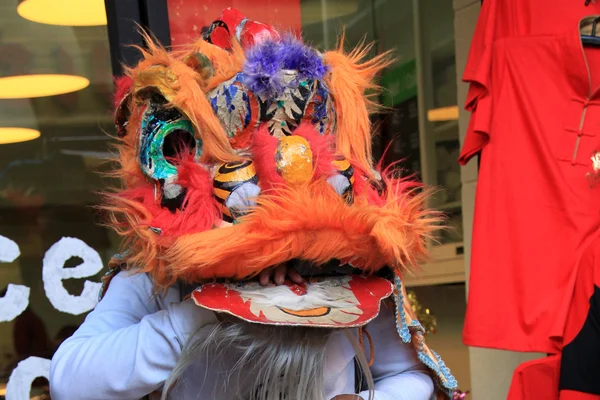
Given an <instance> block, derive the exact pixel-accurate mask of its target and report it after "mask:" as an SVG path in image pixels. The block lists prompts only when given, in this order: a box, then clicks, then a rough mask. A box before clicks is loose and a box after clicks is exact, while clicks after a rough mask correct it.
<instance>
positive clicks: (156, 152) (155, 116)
mask: <svg viewBox="0 0 600 400" xmlns="http://www.w3.org/2000/svg"><path fill="white" fill-rule="evenodd" d="M174 131H186V132H190V133H191V134H192V135H193V136H194V137H195V138H196V135H194V127H193V125H192V123H191V122H190V121H189V120H187V119H186V118H185V117H183V116H182V115H181V113H179V112H178V111H177V110H173V109H171V110H149V112H148V113H147V116H146V117H145V118H144V120H143V122H142V132H141V133H142V134H141V135H140V139H141V140H140V166H141V167H142V170H143V171H144V173H145V174H146V175H147V176H148V177H149V178H152V179H155V180H166V179H168V178H171V177H173V176H174V175H176V174H177V168H176V166H174V165H173V164H171V163H169V161H168V160H167V159H166V158H165V156H164V153H163V145H164V142H165V138H166V137H167V136H168V135H169V134H170V133H172V132H174ZM201 155H202V141H201V140H200V139H198V138H196V155H195V156H196V159H199V158H200V156H201Z"/></svg>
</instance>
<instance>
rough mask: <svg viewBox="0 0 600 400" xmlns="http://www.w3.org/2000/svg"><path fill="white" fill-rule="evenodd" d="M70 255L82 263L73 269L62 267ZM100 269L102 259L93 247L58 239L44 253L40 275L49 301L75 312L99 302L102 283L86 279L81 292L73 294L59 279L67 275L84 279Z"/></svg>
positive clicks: (61, 309) (83, 243) (79, 242)
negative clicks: (77, 294) (76, 294)
mask: <svg viewBox="0 0 600 400" xmlns="http://www.w3.org/2000/svg"><path fill="white" fill-rule="evenodd" d="M71 257H79V258H81V259H82V260H83V263H82V264H81V265H78V266H77V267H75V268H65V262H66V261H67V260H68V259H70V258H71ZM101 269H102V260H101V259H100V255H99V254H98V252H97V251H96V250H94V249H92V248H91V247H90V246H88V245H87V244H85V242H83V241H82V240H79V239H75V238H68V237H67V238H62V239H60V240H59V241H58V242H56V243H55V244H54V245H53V246H52V247H50V249H49V250H48V251H47V252H46V255H45V256H44V266H43V270H42V277H43V279H44V290H45V291H46V296H48V299H49V300H50V303H52V305H53V306H54V308H56V309H57V310H59V311H62V312H66V313H69V314H75V315H78V314H83V313H84V312H87V311H90V310H91V309H93V308H94V307H95V306H96V303H97V302H98V292H99V291H100V288H101V286H102V285H101V284H100V283H97V282H91V281H87V280H86V281H85V283H84V284H83V292H81V295H79V296H73V295H71V294H69V292H67V290H66V289H65V287H64V286H63V284H62V281H63V280H64V279H69V278H86V277H88V276H92V275H95V274H97V273H98V272H99V271H100V270H101Z"/></svg>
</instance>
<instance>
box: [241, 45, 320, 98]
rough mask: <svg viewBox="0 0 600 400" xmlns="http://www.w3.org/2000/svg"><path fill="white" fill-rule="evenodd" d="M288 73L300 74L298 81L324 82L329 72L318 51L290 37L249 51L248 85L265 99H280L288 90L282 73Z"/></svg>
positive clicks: (245, 80)
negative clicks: (287, 71)
mask: <svg viewBox="0 0 600 400" xmlns="http://www.w3.org/2000/svg"><path fill="white" fill-rule="evenodd" d="M285 69H288V70H295V71H298V81H302V80H306V79H322V78H323V76H324V75H325V72H327V67H326V66H325V65H324V64H323V60H322V59H321V57H320V56H319V54H318V53H317V52H316V51H315V50H313V49H312V48H310V47H308V46H307V45H305V44H304V43H302V42H301V41H300V40H298V39H296V38H295V37H293V36H292V35H288V36H284V38H283V39H282V40H281V41H279V42H273V41H265V42H262V43H259V44H258V45H256V46H254V47H252V48H251V49H249V50H248V52H247V53H246V64H245V65H244V75H245V78H244V82H245V83H246V85H247V86H248V88H249V89H250V90H251V91H253V92H254V93H256V94H257V95H259V96H261V97H273V96H277V95H279V94H281V93H282V92H283V90H284V89H285V83H284V81H283V72H282V70H285ZM292 84H294V85H297V84H298V82H292Z"/></svg>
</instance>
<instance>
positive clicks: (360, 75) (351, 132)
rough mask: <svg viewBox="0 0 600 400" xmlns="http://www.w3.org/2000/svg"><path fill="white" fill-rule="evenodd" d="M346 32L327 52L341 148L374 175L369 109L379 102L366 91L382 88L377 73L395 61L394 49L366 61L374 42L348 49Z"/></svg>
mask: <svg viewBox="0 0 600 400" xmlns="http://www.w3.org/2000/svg"><path fill="white" fill-rule="evenodd" d="M343 46H344V36H343V35H342V37H341V39H340V44H339V46H338V48H337V49H336V50H332V51H328V52H326V53H325V54H324V60H325V64H327V65H328V66H329V67H330V69H331V72H330V74H329V75H328V76H327V77H326V84H327V87H328V88H329V90H330V91H331V94H332V95H333V99H334V104H335V111H336V136H337V152H338V153H340V154H342V155H343V156H344V157H346V158H347V159H349V160H353V161H355V163H357V164H358V165H357V166H358V167H360V168H361V169H363V171H364V172H365V173H366V174H368V175H369V176H371V175H372V168H373V163H372V155H371V122H370V120H369V113H370V112H372V111H374V110H375V109H376V108H377V106H376V103H375V102H374V101H372V100H371V99H370V98H369V96H367V95H366V94H365V93H366V92H367V91H372V90H376V89H378V86H377V85H376V84H375V83H374V79H375V76H376V75H377V74H378V73H379V72H380V71H381V70H383V69H384V68H386V67H387V66H389V65H390V64H392V62H393V59H392V58H391V57H390V53H389V52H386V53H383V54H380V55H378V56H376V57H374V58H371V59H369V60H366V61H363V60H364V59H365V58H366V57H367V55H368V54H369V52H370V51H371V49H372V47H373V44H368V45H367V44H365V43H364V41H363V42H361V43H360V44H359V45H358V46H357V47H356V48H355V49H354V50H352V51H351V52H350V53H345V52H344V49H343Z"/></svg>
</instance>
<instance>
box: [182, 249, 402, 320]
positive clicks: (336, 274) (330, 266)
mask: <svg viewBox="0 0 600 400" xmlns="http://www.w3.org/2000/svg"><path fill="white" fill-rule="evenodd" d="M288 265H289V266H291V267H294V268H295V269H296V271H297V272H298V273H299V274H300V275H301V276H302V278H303V279H304V282H303V283H294V282H291V281H290V280H286V281H285V283H284V284H283V285H274V284H270V285H267V286H263V285H261V284H260V282H259V281H258V279H257V278H256V277H253V278H250V279H246V280H242V281H236V282H231V281H227V280H218V281H216V282H212V283H206V284H203V285H201V286H200V287H198V288H197V289H196V290H195V291H194V292H193V293H192V298H193V299H194V301H195V303H196V305H198V306H199V307H203V308H206V309H209V310H212V311H217V312H222V313H226V314H230V315H233V316H234V317H237V318H240V319H242V320H245V321H247V322H253V323H259V324H267V325H296V326H298V325H300V326H312V327H330V328H331V327H334V328H347V327H356V326H362V325H364V324H366V323H367V322H368V321H370V320H372V319H373V318H375V317H376V316H377V315H378V314H379V310H380V303H381V301H382V300H383V299H384V298H386V297H388V296H390V295H391V293H392V290H393V278H392V277H393V273H392V270H391V269H390V268H382V269H381V270H379V271H378V272H377V273H376V274H367V273H365V272H364V271H363V270H361V269H359V268H356V267H354V266H352V265H350V264H348V263H343V262H340V261H339V260H331V261H329V262H327V263H325V264H322V265H315V264H313V263H311V262H307V261H303V260H291V261H289V262H288Z"/></svg>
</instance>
